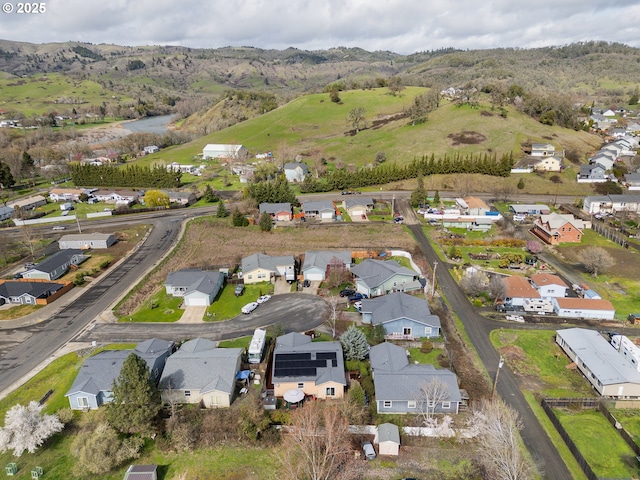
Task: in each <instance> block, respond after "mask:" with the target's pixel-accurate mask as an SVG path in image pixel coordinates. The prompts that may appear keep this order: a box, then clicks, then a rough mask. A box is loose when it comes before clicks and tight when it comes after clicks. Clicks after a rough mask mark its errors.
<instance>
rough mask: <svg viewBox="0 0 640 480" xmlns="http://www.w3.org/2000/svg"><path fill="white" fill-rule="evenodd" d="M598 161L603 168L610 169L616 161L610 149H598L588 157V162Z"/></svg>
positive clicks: (593, 163)
mask: <svg viewBox="0 0 640 480" xmlns="http://www.w3.org/2000/svg"><path fill="white" fill-rule="evenodd" d="M597 163H599V164H600V165H602V167H603V168H604V169H605V170H611V169H612V168H613V164H614V163H616V154H615V153H614V152H611V151H605V150H600V151H598V152H597V153H596V154H595V155H594V156H593V157H590V158H589V164H590V165H595V164H597Z"/></svg>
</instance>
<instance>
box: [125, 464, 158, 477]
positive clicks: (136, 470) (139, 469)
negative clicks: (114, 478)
mask: <svg viewBox="0 0 640 480" xmlns="http://www.w3.org/2000/svg"><path fill="white" fill-rule="evenodd" d="M124 480H158V466H157V465H130V466H129V468H128V469H127V472H126V473H125V474H124Z"/></svg>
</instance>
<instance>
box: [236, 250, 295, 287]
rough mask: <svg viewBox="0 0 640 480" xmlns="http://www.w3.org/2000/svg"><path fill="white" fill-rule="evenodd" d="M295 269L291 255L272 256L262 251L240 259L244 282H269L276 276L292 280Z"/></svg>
mask: <svg viewBox="0 0 640 480" xmlns="http://www.w3.org/2000/svg"><path fill="white" fill-rule="evenodd" d="M295 270H296V262H295V259H294V258H293V255H283V256H277V257H272V256H271V255H265V254H264V253H254V254H253V255H249V256H248V257H244V258H243V259H242V275H243V277H242V279H243V280H244V283H246V284H251V283H260V282H270V281H271V279H272V278H273V279H275V278H276V277H284V279H285V280H287V281H293V280H295Z"/></svg>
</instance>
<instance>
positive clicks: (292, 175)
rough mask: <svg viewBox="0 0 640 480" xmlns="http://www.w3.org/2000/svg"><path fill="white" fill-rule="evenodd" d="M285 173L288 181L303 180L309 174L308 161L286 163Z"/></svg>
mask: <svg viewBox="0 0 640 480" xmlns="http://www.w3.org/2000/svg"><path fill="white" fill-rule="evenodd" d="M284 175H285V177H286V178H287V182H302V181H304V177H306V176H307V175H309V167H308V166H307V164H306V163H302V162H290V163H285V164H284Z"/></svg>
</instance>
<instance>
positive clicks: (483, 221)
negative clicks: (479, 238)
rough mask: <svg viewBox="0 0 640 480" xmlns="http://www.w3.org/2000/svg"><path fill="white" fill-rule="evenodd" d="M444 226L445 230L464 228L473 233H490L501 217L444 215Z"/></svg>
mask: <svg viewBox="0 0 640 480" xmlns="http://www.w3.org/2000/svg"><path fill="white" fill-rule="evenodd" d="M441 218H442V226H443V227H445V228H464V229H467V230H469V231H471V232H488V231H489V230H491V227H492V226H493V222H495V221H497V220H499V219H500V218H501V217H499V216H495V217H494V216H486V217H474V216H471V215H463V216H461V217H458V216H456V215H448V214H445V215H442V216H441Z"/></svg>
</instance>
